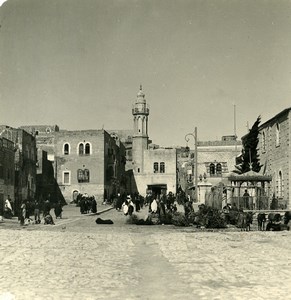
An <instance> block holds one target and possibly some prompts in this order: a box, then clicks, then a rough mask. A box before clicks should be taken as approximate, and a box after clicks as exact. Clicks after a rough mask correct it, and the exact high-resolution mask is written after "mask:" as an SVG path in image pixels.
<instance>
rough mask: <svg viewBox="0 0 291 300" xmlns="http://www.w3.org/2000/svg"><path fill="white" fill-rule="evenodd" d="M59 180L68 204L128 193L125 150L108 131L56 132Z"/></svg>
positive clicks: (57, 178) (56, 157)
mask: <svg viewBox="0 0 291 300" xmlns="http://www.w3.org/2000/svg"><path fill="white" fill-rule="evenodd" d="M54 138H55V142H54V144H55V149H54V151H55V152H54V154H55V164H54V167H55V178H56V180H57V183H58V186H59V187H60V190H61V192H62V194H63V196H64V197H65V199H66V201H67V202H70V201H72V200H75V199H76V196H77V195H78V194H79V193H81V194H88V195H92V196H93V195H94V196H95V197H96V198H97V199H99V200H103V199H104V198H106V199H108V198H109V197H111V195H113V194H116V193H117V192H123V191H124V190H125V183H126V182H125V163H126V160H125V149H124V146H123V144H122V143H119V142H118V141H116V139H115V137H114V136H113V137H112V136H111V135H110V134H109V133H108V132H106V131H105V130H103V129H102V130H80V131H67V130H61V131H59V132H55V137H54Z"/></svg>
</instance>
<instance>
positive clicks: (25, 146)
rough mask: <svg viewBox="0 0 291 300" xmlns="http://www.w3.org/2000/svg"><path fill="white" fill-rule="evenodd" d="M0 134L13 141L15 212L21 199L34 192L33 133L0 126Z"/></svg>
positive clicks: (32, 195) (28, 198)
mask: <svg viewBox="0 0 291 300" xmlns="http://www.w3.org/2000/svg"><path fill="white" fill-rule="evenodd" d="M0 136H2V137H5V138H6V139H8V140H10V141H12V142H13V143H14V149H15V181H14V183H15V189H14V199H13V196H12V195H11V198H12V199H13V200H14V203H15V213H18V210H19V208H20V204H21V202H22V201H23V200H30V199H33V198H34V197H35V192H36V159H37V157H36V142H35V138H34V136H33V135H31V134H30V133H28V132H26V131H25V130H23V129H21V128H12V127H9V126H4V125H2V126H0Z"/></svg>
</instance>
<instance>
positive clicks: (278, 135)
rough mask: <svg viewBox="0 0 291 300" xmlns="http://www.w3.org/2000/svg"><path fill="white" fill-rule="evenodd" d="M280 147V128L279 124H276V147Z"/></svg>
mask: <svg viewBox="0 0 291 300" xmlns="http://www.w3.org/2000/svg"><path fill="white" fill-rule="evenodd" d="M279 145H280V126H279V123H277V124H276V147H278V146H279Z"/></svg>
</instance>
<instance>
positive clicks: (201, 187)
mask: <svg viewBox="0 0 291 300" xmlns="http://www.w3.org/2000/svg"><path fill="white" fill-rule="evenodd" d="M241 150H242V143H241V141H237V139H236V136H223V137H222V138H221V140H220V141H204V142H203V141H198V142H197V153H195V151H194V150H191V149H189V148H188V147H184V148H181V149H179V150H178V164H177V165H178V168H177V174H178V179H177V180H178V186H179V188H181V189H182V190H183V191H185V192H186V194H187V195H190V197H191V198H192V199H195V188H196V187H195V181H196V179H195V161H196V159H195V155H197V177H198V178H197V198H198V199H197V202H204V201H205V194H206V193H208V192H209V191H210V190H211V187H213V186H217V185H219V184H221V183H222V184H223V185H226V186H227V185H228V176H229V174H230V173H231V172H232V171H233V170H234V169H235V164H236V157H237V156H238V155H239V154H240V153H241Z"/></svg>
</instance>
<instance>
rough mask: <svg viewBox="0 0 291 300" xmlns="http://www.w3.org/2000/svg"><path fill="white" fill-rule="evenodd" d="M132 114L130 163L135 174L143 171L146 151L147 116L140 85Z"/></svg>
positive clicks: (147, 141)
mask: <svg viewBox="0 0 291 300" xmlns="http://www.w3.org/2000/svg"><path fill="white" fill-rule="evenodd" d="M132 114H133V136H132V161H133V170H134V172H135V173H143V171H144V150H147V149H148V143H149V137H148V116H149V108H148V107H147V103H146V99H145V94H144V93H143V91H142V86H141V85H140V89H139V92H138V94H137V98H136V100H135V104H134V105H133V108H132Z"/></svg>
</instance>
